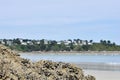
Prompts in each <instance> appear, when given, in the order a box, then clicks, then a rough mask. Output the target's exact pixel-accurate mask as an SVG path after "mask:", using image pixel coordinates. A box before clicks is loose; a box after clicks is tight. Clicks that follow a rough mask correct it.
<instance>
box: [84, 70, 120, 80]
mask: <svg viewBox="0 0 120 80" xmlns="http://www.w3.org/2000/svg"><path fill="white" fill-rule="evenodd" d="M84 73H85V74H86V75H87V74H89V75H93V76H95V77H96V80H120V71H101V70H84Z"/></svg>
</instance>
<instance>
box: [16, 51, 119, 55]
mask: <svg viewBox="0 0 120 80" xmlns="http://www.w3.org/2000/svg"><path fill="white" fill-rule="evenodd" d="M16 52H17V53H40V54H63V53H64V54H75V53H77V54H95V55H120V51H31V52H22V51H16Z"/></svg>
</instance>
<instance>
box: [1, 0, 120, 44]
mask: <svg viewBox="0 0 120 80" xmlns="http://www.w3.org/2000/svg"><path fill="white" fill-rule="evenodd" d="M119 32H120V0H0V38H17V37H19V38H30V39H42V38H45V39H52V40H63V39H73V38H79V39H83V40H90V39H92V40H94V41H99V40H101V39H105V40H111V41H113V42H116V43H118V44H120V37H119V36H120V35H119V34H120V33H119Z"/></svg>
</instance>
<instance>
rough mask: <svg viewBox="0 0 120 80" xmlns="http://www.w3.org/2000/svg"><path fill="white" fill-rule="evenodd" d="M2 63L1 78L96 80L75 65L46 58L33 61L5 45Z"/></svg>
mask: <svg viewBox="0 0 120 80" xmlns="http://www.w3.org/2000/svg"><path fill="white" fill-rule="evenodd" d="M0 64H1V65H0V80H95V78H94V77H93V76H90V75H88V76H84V74H83V71H82V69H80V68H79V67H77V66H75V65H72V64H69V63H63V62H52V61H46V60H41V61H38V62H35V63H33V62H31V61H30V60H27V59H23V58H21V57H20V55H18V54H17V53H15V52H13V51H11V50H10V49H9V48H7V47H5V46H3V45H0Z"/></svg>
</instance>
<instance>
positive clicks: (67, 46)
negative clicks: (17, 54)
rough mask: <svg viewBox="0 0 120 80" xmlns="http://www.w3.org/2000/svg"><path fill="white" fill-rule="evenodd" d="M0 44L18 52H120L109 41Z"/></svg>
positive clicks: (7, 42)
mask: <svg viewBox="0 0 120 80" xmlns="http://www.w3.org/2000/svg"><path fill="white" fill-rule="evenodd" d="M0 43H1V44H4V45H6V46H8V47H10V48H11V49H13V50H18V51H120V45H117V44H115V43H114V42H111V41H110V40H100V41H99V42H93V40H90V41H88V40H80V39H74V40H71V39H68V40H61V41H56V40H45V39H42V40H29V39H19V38H17V39H13V40H12V39H1V40H0Z"/></svg>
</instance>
